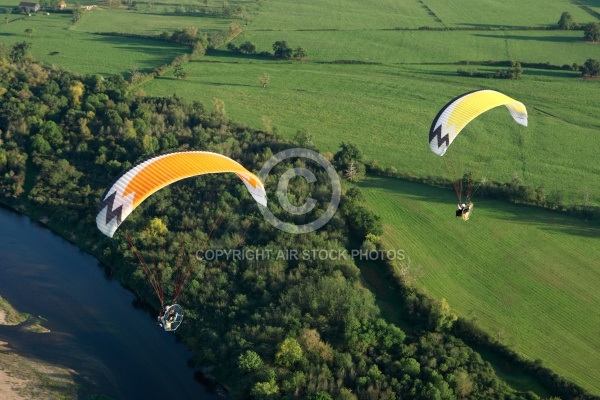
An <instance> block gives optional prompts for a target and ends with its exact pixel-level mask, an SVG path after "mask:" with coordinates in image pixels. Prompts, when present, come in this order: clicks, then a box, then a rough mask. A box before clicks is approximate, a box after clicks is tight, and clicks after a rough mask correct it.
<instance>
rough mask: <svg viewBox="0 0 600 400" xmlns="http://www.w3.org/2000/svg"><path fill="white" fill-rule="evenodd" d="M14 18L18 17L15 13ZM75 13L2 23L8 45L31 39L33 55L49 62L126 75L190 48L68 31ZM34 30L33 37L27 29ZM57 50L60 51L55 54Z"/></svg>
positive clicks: (87, 71)
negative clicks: (135, 69) (131, 69)
mask: <svg viewBox="0 0 600 400" xmlns="http://www.w3.org/2000/svg"><path fill="white" fill-rule="evenodd" d="M12 17H16V15H15V16H12ZM70 21H71V15H69V14H50V15H49V16H48V15H44V14H42V13H37V14H35V15H33V16H32V17H25V18H23V19H18V20H16V21H13V22H10V23H9V24H0V37H2V42H3V43H5V44H9V45H11V44H13V43H16V42H23V41H26V42H30V43H32V46H31V53H32V55H33V56H34V57H35V58H37V59H38V60H40V61H43V62H45V63H48V64H56V65H58V66H60V67H62V68H65V69H67V70H70V71H72V72H77V73H80V74H104V75H112V74H122V73H125V72H126V71H128V70H129V69H130V68H131V67H132V66H136V67H137V69H138V70H139V71H141V72H149V71H151V70H153V69H154V68H156V67H158V66H160V65H163V64H169V63H170V62H171V61H172V60H173V59H174V58H175V57H177V56H178V55H181V54H184V53H189V49H188V48H186V47H183V46H179V45H175V44H172V43H167V42H161V41H158V40H148V39H140V38H127V37H111V36H101V35H94V34H90V33H85V32H75V31H71V30H68V29H67V28H68V27H69V23H70ZM28 28H31V29H34V30H35V33H34V35H33V36H32V37H28V36H27V35H26V34H25V29H28ZM53 52H58V54H55V55H51V53H53Z"/></svg>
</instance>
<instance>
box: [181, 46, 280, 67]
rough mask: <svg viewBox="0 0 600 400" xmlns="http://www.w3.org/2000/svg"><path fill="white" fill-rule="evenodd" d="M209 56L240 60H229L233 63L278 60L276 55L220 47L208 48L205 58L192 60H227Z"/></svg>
mask: <svg viewBox="0 0 600 400" xmlns="http://www.w3.org/2000/svg"><path fill="white" fill-rule="evenodd" d="M207 57H220V58H228V59H232V60H235V59H237V60H239V61H229V62H230V63H232V64H239V63H243V62H246V61H248V60H254V61H277V59H276V58H274V57H267V56H266V55H259V54H242V53H234V52H232V51H228V50H218V49H213V50H208V51H207V52H206V57H205V58H203V59H198V60H192V62H226V61H218V60H207V59H206V58H207Z"/></svg>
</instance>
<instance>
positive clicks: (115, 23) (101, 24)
mask: <svg viewBox="0 0 600 400" xmlns="http://www.w3.org/2000/svg"><path fill="white" fill-rule="evenodd" d="M160 12H161V11H160V7H159V8H158V10H157V11H155V12H136V11H128V10H114V9H113V10H106V9H98V10H93V11H92V12H89V13H87V14H86V15H85V16H84V17H83V18H82V19H81V20H80V21H78V22H77V24H75V25H74V26H73V28H72V30H75V31H79V32H119V33H126V34H132V33H133V34H143V35H160V34H161V33H163V32H165V31H167V32H173V31H174V30H175V29H186V28H190V27H196V28H198V30H200V31H202V32H205V33H209V32H214V31H220V30H225V29H228V26H229V24H230V23H231V21H230V20H227V19H220V18H209V17H201V16H200V15H198V16H190V15H187V14H175V13H173V12H169V13H166V14H161V13H160Z"/></svg>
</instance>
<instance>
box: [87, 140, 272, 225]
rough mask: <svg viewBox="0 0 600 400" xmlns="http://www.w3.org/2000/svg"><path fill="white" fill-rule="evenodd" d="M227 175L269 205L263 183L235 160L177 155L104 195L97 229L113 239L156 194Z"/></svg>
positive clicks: (141, 168)
mask: <svg viewBox="0 0 600 400" xmlns="http://www.w3.org/2000/svg"><path fill="white" fill-rule="evenodd" d="M226 172H229V173H235V174H236V175H237V176H238V177H239V178H240V179H241V180H242V181H243V182H244V184H245V185H246V188H248V191H249V192H250V194H251V195H252V197H253V198H254V200H256V202H258V203H259V204H262V205H263V206H266V205H267V195H266V193H265V188H264V186H263V184H262V182H261V181H260V179H259V178H258V177H257V176H256V175H254V174H253V173H251V172H250V171H248V170H247V169H246V168H244V167H243V166H242V165H241V164H239V163H237V162H236V161H234V160H232V159H231V158H229V157H225V156H223V155H221V154H217V153H211V152H205V151H186V152H177V153H169V154H163V155H160V156H156V157H152V158H150V159H148V160H146V161H144V162H142V163H140V164H138V165H136V166H134V167H132V168H131V169H129V170H128V171H126V172H125V173H123V175H121V176H120V177H119V178H118V179H117V180H116V181H115V182H114V183H113V184H112V185H111V186H110V187H109V188H108V189H107V190H106V191H105V192H104V195H103V196H102V200H101V201H100V204H99V205H98V215H97V216H96V225H97V226H98V229H99V230H100V231H101V232H102V233H104V234H105V235H106V236H108V237H112V236H113V235H114V233H115V231H116V230H117V229H118V228H119V225H121V223H122V222H123V221H124V220H125V219H126V218H127V216H128V215H129V214H131V212H132V211H133V210H135V208H136V207H137V206H139V205H140V204H141V203H142V202H143V201H144V200H145V199H146V198H148V196H150V195H151V194H152V193H154V192H156V191H158V190H160V189H162V188H163V187H165V186H167V185H170V184H171V183H173V182H177V181H179V180H181V179H185V178H190V177H193V176H197V175H203V174H215V173H226Z"/></svg>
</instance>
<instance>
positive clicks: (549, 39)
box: [473, 33, 583, 43]
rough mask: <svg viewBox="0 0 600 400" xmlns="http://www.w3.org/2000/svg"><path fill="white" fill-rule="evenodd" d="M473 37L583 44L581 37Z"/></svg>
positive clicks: (484, 35)
mask: <svg viewBox="0 0 600 400" xmlns="http://www.w3.org/2000/svg"><path fill="white" fill-rule="evenodd" d="M473 36H479V37H484V38H494V39H508V40H530V41H536V42H554V43H580V42H583V35H582V37H581V38H579V37H567V36H559V35H553V36H528V35H496V34H491V35H486V34H483V33H474V34H473Z"/></svg>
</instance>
